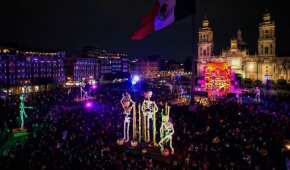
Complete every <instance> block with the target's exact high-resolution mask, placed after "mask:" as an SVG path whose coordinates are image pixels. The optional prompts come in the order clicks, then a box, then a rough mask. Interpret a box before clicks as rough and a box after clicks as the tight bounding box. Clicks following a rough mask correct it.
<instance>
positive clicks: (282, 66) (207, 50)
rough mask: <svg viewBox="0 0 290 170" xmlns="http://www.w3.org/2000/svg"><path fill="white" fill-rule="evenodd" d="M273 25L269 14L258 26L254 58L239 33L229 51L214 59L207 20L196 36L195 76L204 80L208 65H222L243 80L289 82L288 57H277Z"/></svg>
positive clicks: (289, 61)
mask: <svg viewBox="0 0 290 170" xmlns="http://www.w3.org/2000/svg"><path fill="white" fill-rule="evenodd" d="M275 28H276V26H275V22H274V21H273V20H272V19H271V15H270V13H268V12H267V13H265V14H264V15H263V18H262V22H261V23H260V24H259V38H258V41H257V45H258V46H257V49H258V51H257V54H255V55H250V54H249V53H248V50H247V49H246V48H245V43H244V41H243V38H242V32H241V31H240V30H239V31H238V32H237V36H236V37H235V38H233V39H231V43H230V48H229V49H227V50H223V51H222V53H221V54H219V55H216V56H215V55H214V54H213V48H214V40H213V30H212V28H211V26H210V23H209V20H208V19H207V18H205V19H204V20H203V22H202V26H201V27H200V29H199V32H198V58H197V74H198V77H200V78H201V77H203V73H204V69H205V68H206V66H207V64H208V63H212V62H224V63H227V64H228V65H230V66H231V69H232V70H233V71H234V72H235V73H236V74H239V75H240V76H241V77H242V78H248V79H252V80H260V81H262V82H266V81H267V80H274V81H276V80H279V79H283V80H287V81H288V82H289V81H290V57H278V56H277V54H276V37H275Z"/></svg>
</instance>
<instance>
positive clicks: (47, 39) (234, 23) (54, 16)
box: [0, 0, 290, 59]
mask: <svg viewBox="0 0 290 170" xmlns="http://www.w3.org/2000/svg"><path fill="white" fill-rule="evenodd" d="M6 1H7V2H1V4H0V21H1V22H0V32H1V36H0V44H7V43H16V44H18V45H20V46H24V47H30V48H48V49H54V48H60V49H66V50H77V49H80V48H81V47H83V46H86V45H95V46H98V47H103V48H107V49H115V50H125V51H128V53H129V54H130V55H131V56H135V57H139V56H147V55H155V54H160V55H163V56H167V57H172V58H173V57H175V58H177V59H184V58H185V56H190V55H192V54H193V52H192V51H193V50H192V48H193V45H194V43H193V37H194V34H193V30H194V29H195V30H197V28H198V27H199V26H200V22H201V19H202V18H203V16H204V15H207V16H208V18H209V19H210V21H211V25H212V26H213V29H214V31H215V36H214V38H215V47H216V49H215V51H216V52H219V51H220V49H221V48H224V47H226V46H228V44H229V39H230V38H231V37H232V36H233V35H234V34H235V32H236V30H237V29H238V28H241V29H242V30H243V32H244V37H245V40H246V42H247V43H248V44H249V46H250V48H251V49H252V51H254V50H255V49H254V48H255V46H256V41H257V25H258V22H259V20H260V19H261V15H262V13H263V11H264V10H265V8H268V9H269V11H271V12H273V15H274V19H275V20H276V23H277V27H278V31H277V33H278V35H277V38H278V40H279V41H278V46H279V54H280V55H289V54H290V52H289V45H288V44H290V33H289V28H290V27H289V26H290V17H289V11H287V9H286V8H287V5H286V1H282V0H280V1H277V0H276V1H275V0H198V1H197V11H196V15H195V19H194V28H193V27H192V18H191V17H188V18H186V19H184V20H183V21H180V22H178V23H176V24H174V25H173V26H172V27H170V28H169V29H166V30H163V31H161V32H158V33H154V34H153V35H151V36H150V37H149V38H147V39H145V40H144V41H141V42H135V41H131V40H130V39H129V36H130V34H131V33H132V32H133V31H134V30H135V29H137V27H138V24H139V18H140V16H142V15H143V14H146V11H148V10H149V9H150V8H151V7H152V5H153V4H154V0H6ZM178 1H179V0H178Z"/></svg>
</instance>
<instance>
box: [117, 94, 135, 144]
mask: <svg viewBox="0 0 290 170" xmlns="http://www.w3.org/2000/svg"><path fill="white" fill-rule="evenodd" d="M120 102H121V105H122V107H123V110H124V111H123V114H124V115H125V118H124V123H123V141H125V142H129V140H130V124H131V117H130V115H131V112H132V110H133V107H134V106H135V102H134V101H133V100H132V98H131V95H130V94H129V93H127V92H126V93H125V94H123V97H122V99H121V101H120Z"/></svg>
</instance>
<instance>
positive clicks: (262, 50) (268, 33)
mask: <svg viewBox="0 0 290 170" xmlns="http://www.w3.org/2000/svg"><path fill="white" fill-rule="evenodd" d="M258 55H259V56H266V57H274V56H276V37H275V22H274V21H272V20H271V14H270V13H269V12H266V13H265V14H264V16H263V21H262V23H260V25H259V40H258Z"/></svg>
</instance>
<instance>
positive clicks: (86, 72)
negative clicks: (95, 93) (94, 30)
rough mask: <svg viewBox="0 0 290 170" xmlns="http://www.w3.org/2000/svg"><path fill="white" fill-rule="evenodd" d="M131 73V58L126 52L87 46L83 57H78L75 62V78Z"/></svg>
mask: <svg viewBox="0 0 290 170" xmlns="http://www.w3.org/2000/svg"><path fill="white" fill-rule="evenodd" d="M128 73H129V60H128V55H127V54H126V53H121V52H108V51H106V50H100V49H98V48H94V47H86V48H85V49H84V51H83V54H82V57H77V58H76V60H75V64H74V75H73V77H74V80H75V81H80V80H82V79H83V78H85V79H88V78H90V79H91V78H93V79H95V80H98V79H100V78H101V77H103V76H104V75H117V74H128Z"/></svg>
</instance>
